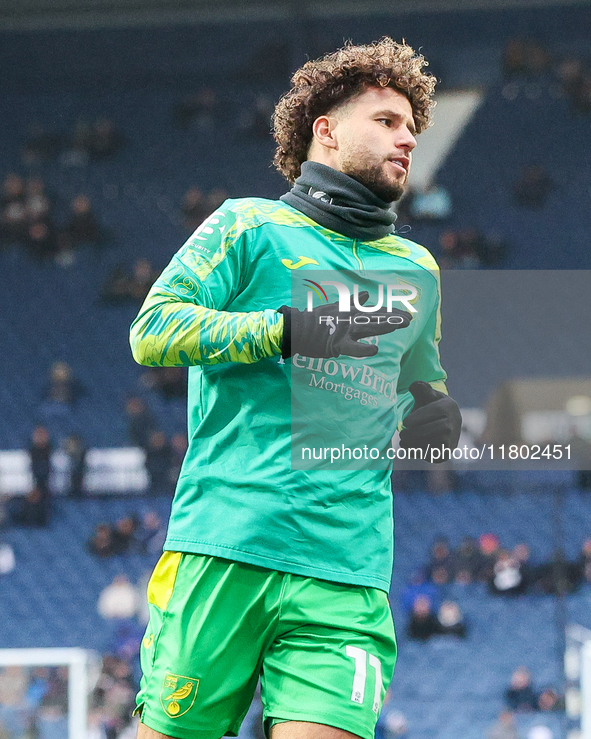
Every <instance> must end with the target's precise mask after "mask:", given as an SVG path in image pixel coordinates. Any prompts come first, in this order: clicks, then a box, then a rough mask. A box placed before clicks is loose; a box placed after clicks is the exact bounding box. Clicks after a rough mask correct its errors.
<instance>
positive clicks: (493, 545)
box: [478, 534, 500, 582]
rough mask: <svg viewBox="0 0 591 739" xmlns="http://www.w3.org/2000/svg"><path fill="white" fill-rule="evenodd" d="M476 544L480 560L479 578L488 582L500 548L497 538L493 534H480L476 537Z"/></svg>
mask: <svg viewBox="0 0 591 739" xmlns="http://www.w3.org/2000/svg"><path fill="white" fill-rule="evenodd" d="M478 545H479V547H480V555H481V561H482V567H481V570H480V579H481V580H483V581H484V582H490V581H491V580H492V578H493V575H494V566H495V563H496V561H497V554H498V552H499V550H500V542H499V538H498V536H495V534H481V535H480V537H479V538H478Z"/></svg>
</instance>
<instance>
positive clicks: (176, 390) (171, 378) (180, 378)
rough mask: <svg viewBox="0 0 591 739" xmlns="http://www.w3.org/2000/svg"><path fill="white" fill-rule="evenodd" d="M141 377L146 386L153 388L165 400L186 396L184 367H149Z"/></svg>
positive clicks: (185, 372) (185, 371)
mask: <svg viewBox="0 0 591 739" xmlns="http://www.w3.org/2000/svg"><path fill="white" fill-rule="evenodd" d="M141 379H142V383H143V384H144V385H146V387H148V388H150V390H155V391H156V392H157V393H159V394H160V395H161V396H162V397H163V398H164V399H165V400H172V399H174V398H181V399H184V398H186V397H187V370H186V368H185V367H149V368H148V369H147V371H146V372H144V373H143V375H142V378H141Z"/></svg>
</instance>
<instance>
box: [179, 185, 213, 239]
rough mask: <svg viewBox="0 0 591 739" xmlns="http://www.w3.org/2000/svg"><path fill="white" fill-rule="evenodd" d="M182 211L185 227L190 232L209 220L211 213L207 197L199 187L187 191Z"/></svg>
mask: <svg viewBox="0 0 591 739" xmlns="http://www.w3.org/2000/svg"><path fill="white" fill-rule="evenodd" d="M181 210H182V213H183V217H184V219H185V227H186V228H187V230H189V231H194V230H195V229H196V228H197V226H199V225H200V224H201V223H202V222H203V221H204V220H205V219H206V218H207V216H208V215H209V212H208V208H207V204H206V202H205V197H204V195H203V193H202V192H201V190H200V189H199V188H198V187H196V186H193V187H190V188H189V189H188V190H187V192H186V193H185V195H184V196H183V203H182V207H181Z"/></svg>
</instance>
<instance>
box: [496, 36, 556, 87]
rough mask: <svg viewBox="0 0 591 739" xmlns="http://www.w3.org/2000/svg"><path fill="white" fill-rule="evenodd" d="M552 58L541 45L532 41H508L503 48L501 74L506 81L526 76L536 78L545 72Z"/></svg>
mask: <svg viewBox="0 0 591 739" xmlns="http://www.w3.org/2000/svg"><path fill="white" fill-rule="evenodd" d="M551 64H552V57H551V56H550V54H549V52H548V51H547V49H546V48H545V47H544V46H542V44H540V43H538V42H537V41H534V40H532V39H519V38H513V39H510V40H509V41H508V43H507V46H506V48H505V54H504V58H503V72H504V76H505V78H506V79H510V78H512V77H519V76H526V77H538V76H539V75H541V74H544V73H545V72H547V71H548V70H549V69H550V67H551Z"/></svg>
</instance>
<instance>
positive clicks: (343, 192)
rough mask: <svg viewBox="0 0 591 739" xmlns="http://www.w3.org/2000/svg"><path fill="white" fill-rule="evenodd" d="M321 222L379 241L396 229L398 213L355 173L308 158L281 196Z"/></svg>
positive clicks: (330, 226) (363, 239) (346, 234)
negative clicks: (347, 173) (296, 177)
mask: <svg viewBox="0 0 591 739" xmlns="http://www.w3.org/2000/svg"><path fill="white" fill-rule="evenodd" d="M281 200H283V201H285V202H286V203H288V204H289V205H291V206H292V207H294V208H297V209H298V210H300V211H301V212H302V213H305V214H306V215H307V216H309V217H310V218H312V219H313V220H315V221H316V222H317V223H319V224H320V225H321V226H325V227H326V228H329V229H330V230H332V231H336V232H337V233H341V234H343V235H344V236H348V237H349V238H352V239H359V240H361V241H375V240H377V239H381V238H383V237H384V236H387V235H388V234H390V233H393V231H394V229H393V224H394V221H395V219H396V215H395V213H393V211H391V210H390V204H389V203H386V202H385V201H383V200H381V198H379V197H378V196H377V195H375V194H374V193H373V192H371V190H369V189H368V188H367V187H365V185H362V184H361V183H360V182H358V181H357V180H355V179H353V177H349V175H346V174H344V173H343V172H339V171H338V170H336V169H333V168H332V167H328V166H327V165H326V164H322V163H321V162H311V161H307V162H304V163H303V164H302V173H301V175H300V176H299V177H298V179H297V180H296V181H295V184H294V186H293V188H292V189H291V190H290V191H289V192H288V193H286V194H285V195H283V196H282V197H281Z"/></svg>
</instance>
